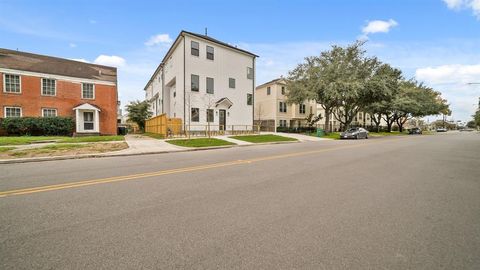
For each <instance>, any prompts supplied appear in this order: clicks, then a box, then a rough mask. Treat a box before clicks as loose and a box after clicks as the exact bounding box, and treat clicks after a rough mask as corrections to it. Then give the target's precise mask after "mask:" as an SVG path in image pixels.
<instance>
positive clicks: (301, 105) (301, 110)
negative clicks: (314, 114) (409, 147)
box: [298, 104, 306, 114]
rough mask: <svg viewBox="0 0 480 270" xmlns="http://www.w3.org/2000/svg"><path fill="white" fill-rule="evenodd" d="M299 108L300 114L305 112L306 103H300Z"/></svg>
mask: <svg viewBox="0 0 480 270" xmlns="http://www.w3.org/2000/svg"><path fill="white" fill-rule="evenodd" d="M298 110H299V113H300V114H305V111H306V106H305V104H300V106H299V107H298Z"/></svg>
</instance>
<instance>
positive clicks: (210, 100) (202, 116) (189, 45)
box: [144, 31, 258, 130]
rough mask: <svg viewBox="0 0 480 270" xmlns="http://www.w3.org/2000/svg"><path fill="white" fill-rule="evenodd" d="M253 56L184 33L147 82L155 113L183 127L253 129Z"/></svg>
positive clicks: (147, 96)
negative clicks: (181, 123) (165, 115)
mask: <svg viewBox="0 0 480 270" xmlns="http://www.w3.org/2000/svg"><path fill="white" fill-rule="evenodd" d="M256 57H258V56H257V55H255V54H253V53H250V52H248V51H245V50H242V49H239V48H237V47H235V46H232V45H229V44H227V43H224V42H221V41H219V40H216V39H214V38H211V37H209V36H207V35H200V34H195V33H191V32H187V31H182V32H180V34H179V35H178V37H177V38H176V40H175V42H174V43H173V45H172V47H171V48H170V49H169V50H168V52H167V54H166V55H165V57H164V58H163V60H162V62H161V63H160V65H159V66H158V68H157V69H156V70H155V73H154V74H153V75H152V77H151V79H150V80H149V81H148V83H147V85H146V86H145V89H144V90H145V91H146V100H147V101H148V102H149V103H150V106H151V110H152V111H153V115H154V116H155V115H160V114H163V113H165V114H167V116H168V117H169V118H181V119H182V122H183V125H184V128H185V129H187V130H188V129H189V130H203V129H204V128H205V127H206V126H207V125H208V126H210V128H211V129H212V130H214V129H220V130H225V129H228V130H230V129H235V130H242V129H247V128H248V129H252V127H253V118H254V106H253V104H254V90H255V58H256Z"/></svg>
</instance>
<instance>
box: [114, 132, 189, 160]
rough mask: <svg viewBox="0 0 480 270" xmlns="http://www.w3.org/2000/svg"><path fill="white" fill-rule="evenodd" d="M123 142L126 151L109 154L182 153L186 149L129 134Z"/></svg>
mask: <svg viewBox="0 0 480 270" xmlns="http://www.w3.org/2000/svg"><path fill="white" fill-rule="evenodd" d="M125 142H126V143H127V144H128V149H125V150H120V151H117V152H113V153H111V154H112V155H116V154H118V155H125V154H144V153H152V152H175V151H182V150H185V149H187V148H185V147H180V146H175V145H173V144H170V143H167V142H166V141H164V140H159V139H154V138H150V137H148V136H143V135H138V134H131V135H130V134H129V135H126V136H125Z"/></svg>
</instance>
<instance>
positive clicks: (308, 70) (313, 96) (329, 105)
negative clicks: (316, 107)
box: [286, 56, 337, 133]
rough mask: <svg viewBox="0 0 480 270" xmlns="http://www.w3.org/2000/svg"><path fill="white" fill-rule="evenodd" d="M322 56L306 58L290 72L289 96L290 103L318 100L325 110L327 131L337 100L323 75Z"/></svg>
mask: <svg viewBox="0 0 480 270" xmlns="http://www.w3.org/2000/svg"><path fill="white" fill-rule="evenodd" d="M320 58H321V56H320V57H317V56H312V57H307V58H305V61H304V62H303V63H301V64H299V65H298V66H297V67H296V68H295V69H293V70H292V71H290V72H289V74H288V77H287V80H286V81H287V88H288V92H287V97H288V101H289V102H290V103H297V104H300V103H302V102H304V101H305V100H308V99H310V100H316V102H317V103H319V104H321V106H322V108H323V109H324V110H325V122H324V123H325V125H324V126H325V132H327V133H329V132H330V131H331V130H330V125H329V123H330V116H331V114H332V110H333V108H334V107H335V105H336V102H337V100H336V99H334V97H333V95H332V92H333V91H332V90H331V89H330V88H329V87H328V82H326V81H325V79H324V78H323V76H322V70H323V68H324V67H323V66H322V64H321V59H320Z"/></svg>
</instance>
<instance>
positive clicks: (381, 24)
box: [362, 19, 398, 36]
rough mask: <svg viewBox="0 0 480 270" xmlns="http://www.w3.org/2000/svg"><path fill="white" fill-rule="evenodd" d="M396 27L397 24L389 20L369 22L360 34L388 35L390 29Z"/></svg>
mask: <svg viewBox="0 0 480 270" xmlns="http://www.w3.org/2000/svg"><path fill="white" fill-rule="evenodd" d="M397 25H398V23H397V22H396V21H395V20H393V19H390V20H388V21H382V20H375V21H369V22H368V24H367V25H366V26H364V27H363V28H362V33H363V34H364V35H365V36H367V35H369V34H375V33H388V32H389V31H390V29H391V28H393V27H395V26H397Z"/></svg>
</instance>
